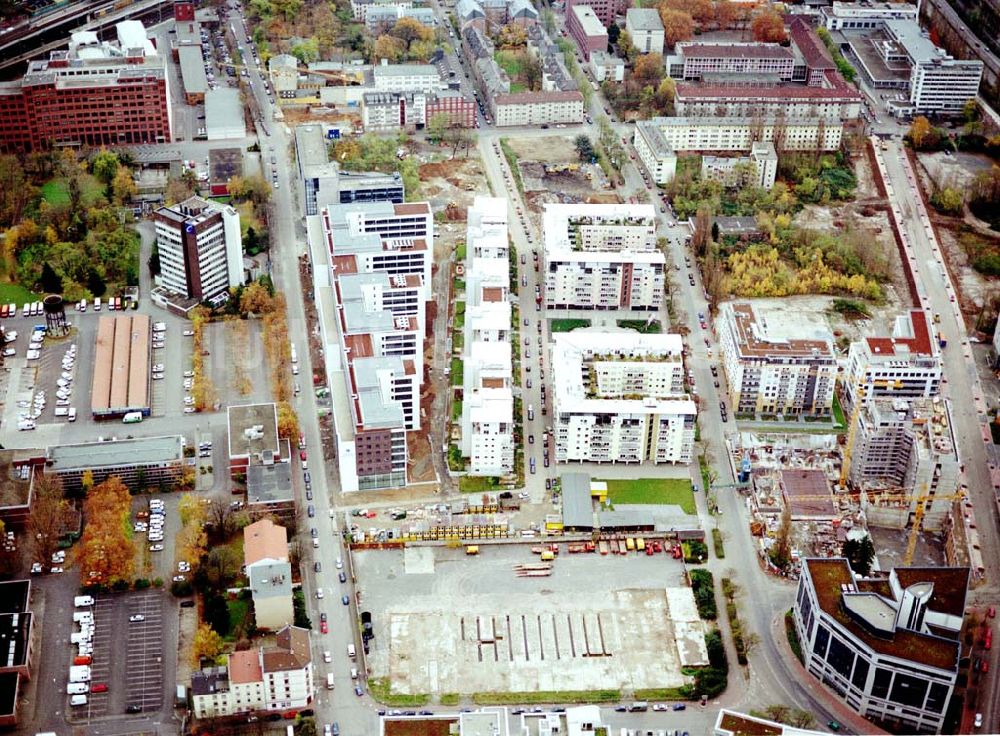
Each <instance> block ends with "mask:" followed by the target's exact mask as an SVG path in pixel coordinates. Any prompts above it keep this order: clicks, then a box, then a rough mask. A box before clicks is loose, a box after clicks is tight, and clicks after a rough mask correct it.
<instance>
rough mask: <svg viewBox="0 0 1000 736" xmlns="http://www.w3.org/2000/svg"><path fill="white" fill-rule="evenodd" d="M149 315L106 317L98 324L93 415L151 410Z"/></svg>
mask: <svg viewBox="0 0 1000 736" xmlns="http://www.w3.org/2000/svg"><path fill="white" fill-rule="evenodd" d="M150 332H151V323H150V318H149V315H146V314H136V315H129V316H116V317H112V316H104V317H101V318H100V320H99V321H98V325H97V338H96V349H95V353H94V376H93V381H92V384H91V402H90V403H91V410H92V411H93V413H94V416H115V415H119V414H125V413H128V412H130V411H142V412H146V413H148V412H149V380H150V379H149V337H150Z"/></svg>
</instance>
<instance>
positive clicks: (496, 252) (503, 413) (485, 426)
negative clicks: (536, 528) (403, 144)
mask: <svg viewBox="0 0 1000 736" xmlns="http://www.w3.org/2000/svg"><path fill="white" fill-rule="evenodd" d="M507 225H508V223H507V200H506V199H503V198H499V197H483V196H479V197H476V198H475V200H474V202H473V205H472V207H471V208H469V213H468V226H467V231H466V238H465V240H466V269H465V271H466V273H465V283H466V286H465V294H466V306H465V327H464V338H465V354H464V356H463V357H464V363H463V375H462V380H463V389H464V390H463V400H462V444H461V451H462V456H463V457H467V458H469V469H468V472H469V474H471V475H479V476H503V475H507V474H509V473H511V472H513V470H514V423H515V422H514V393H513V385H514V372H513V350H512V346H511V342H510V341H511V338H512V334H513V333H512V329H511V328H512V323H511V321H512V317H513V310H512V305H511V301H510V265H509V260H508V259H509V252H510V243H509V240H508V232H507Z"/></svg>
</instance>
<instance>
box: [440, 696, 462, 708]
mask: <svg viewBox="0 0 1000 736" xmlns="http://www.w3.org/2000/svg"><path fill="white" fill-rule="evenodd" d="M460 698H461V696H460V695H459V694H458V693H443V694H442V695H441V697H440V698H438V700H440V701H441V705H458V701H459V699H460Z"/></svg>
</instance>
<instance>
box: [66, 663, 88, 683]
mask: <svg viewBox="0 0 1000 736" xmlns="http://www.w3.org/2000/svg"><path fill="white" fill-rule="evenodd" d="M69 681H70V682H90V667H88V666H87V665H83V664H81V665H72V666H71V667H70V668H69Z"/></svg>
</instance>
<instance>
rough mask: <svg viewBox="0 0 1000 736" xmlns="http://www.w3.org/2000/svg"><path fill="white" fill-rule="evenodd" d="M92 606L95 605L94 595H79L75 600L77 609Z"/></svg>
mask: <svg viewBox="0 0 1000 736" xmlns="http://www.w3.org/2000/svg"><path fill="white" fill-rule="evenodd" d="M92 605H94V596H92V595H78V596H76V597H75V598H74V599H73V606H74V607H76V608H83V607H84V606H92Z"/></svg>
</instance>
